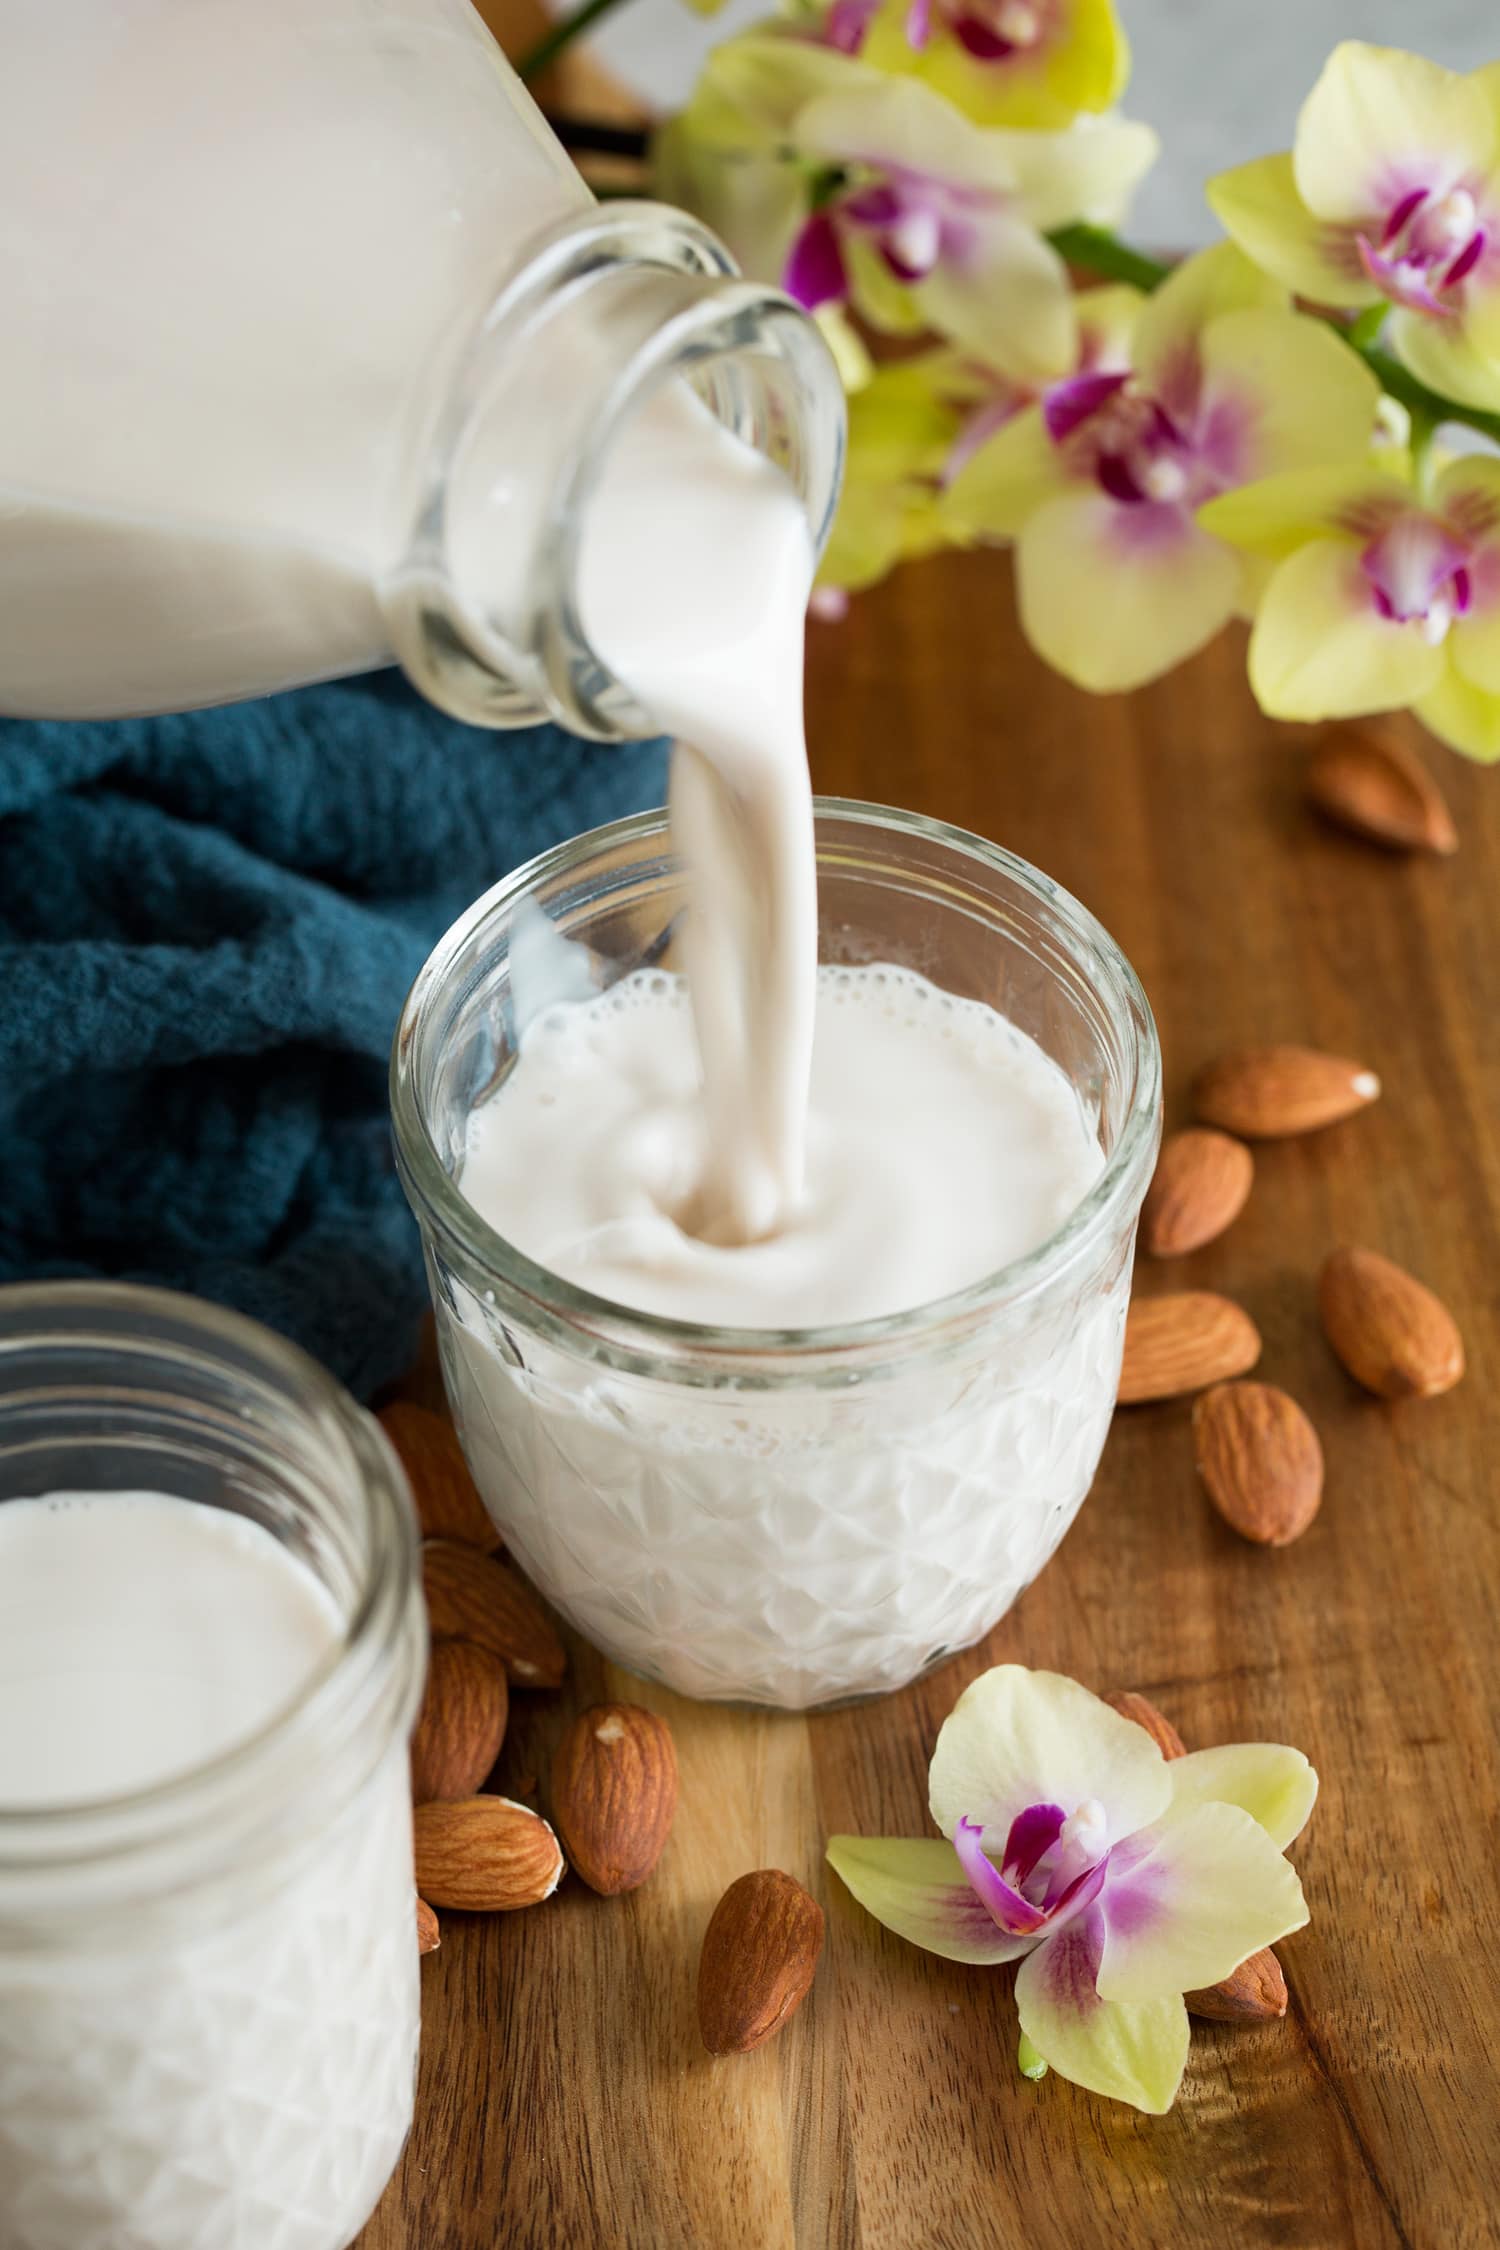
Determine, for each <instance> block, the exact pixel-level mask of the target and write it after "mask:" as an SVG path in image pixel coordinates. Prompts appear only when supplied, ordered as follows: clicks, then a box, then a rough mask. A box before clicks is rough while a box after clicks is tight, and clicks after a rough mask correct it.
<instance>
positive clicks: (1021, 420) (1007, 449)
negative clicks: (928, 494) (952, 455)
mask: <svg viewBox="0 0 1500 2250" xmlns="http://www.w3.org/2000/svg"><path fill="white" fill-rule="evenodd" d="M1067 482H1068V479H1067V472H1066V470H1065V469H1064V467H1063V465H1062V462H1061V460H1060V458H1059V456H1058V452H1057V449H1056V447H1055V446H1054V445H1053V444H1052V443H1051V441H1050V440H1049V438H1048V436H1047V431H1046V427H1045V424H1044V422H1043V420H1042V410H1041V408H1040V407H1039V406H1030V407H1027V408H1026V409H1025V411H1024V412H1022V413H1020V414H1017V415H1015V416H1014V417H1013V418H1012V420H1010V421H1009V422H1007V423H1005V424H1004V425H1003V427H1002V428H1000V429H998V430H997V431H996V432H995V434H994V436H993V437H991V438H989V439H987V440H986V442H985V443H984V444H983V445H982V446H981V447H980V448H979V450H978V451H977V452H976V453H975V454H974V455H973V456H972V457H971V458H970V459H969V460H968V461H966V462H965V463H964V466H963V468H962V469H961V470H960V471H959V473H958V475H957V476H956V477H955V478H954V479H953V482H952V484H951V485H950V486H949V487H948V490H947V491H946V493H945V494H944V495H943V498H942V501H941V503H940V507H941V511H942V514H943V517H944V519H945V521H946V522H947V523H948V524H949V525H950V526H951V527H952V529H953V531H954V532H955V533H956V534H958V535H959V536H960V537H969V538H978V537H983V538H988V539H1014V538H1015V536H1016V534H1017V533H1018V532H1019V531H1020V529H1021V526H1022V525H1023V524H1024V523H1025V522H1026V521H1027V519H1028V518H1029V517H1031V516H1033V515H1035V513H1036V511H1037V509H1038V508H1039V507H1040V506H1041V505H1042V502H1043V501H1044V500H1050V499H1054V498H1056V496H1057V495H1058V494H1059V493H1061V492H1063V491H1065V490H1066V488H1067Z"/></svg>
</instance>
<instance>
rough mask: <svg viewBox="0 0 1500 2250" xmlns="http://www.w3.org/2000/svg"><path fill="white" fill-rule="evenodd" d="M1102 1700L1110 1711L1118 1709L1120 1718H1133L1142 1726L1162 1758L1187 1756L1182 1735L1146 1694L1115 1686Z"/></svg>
mask: <svg viewBox="0 0 1500 2250" xmlns="http://www.w3.org/2000/svg"><path fill="white" fill-rule="evenodd" d="M1103 1700H1104V1702H1106V1703H1107V1704H1108V1705H1109V1707H1110V1709H1111V1710H1112V1711H1118V1712H1119V1714H1120V1716H1121V1718H1122V1719H1134V1721H1135V1723H1136V1725H1137V1726H1138V1727H1144V1728H1145V1730H1146V1732H1147V1734H1149V1735H1150V1737H1151V1739H1152V1741H1153V1742H1154V1743H1155V1744H1156V1747H1157V1749H1158V1750H1159V1751H1160V1752H1161V1754H1162V1756H1163V1757H1164V1758H1184V1757H1186V1756H1187V1748H1186V1745H1185V1744H1184V1742H1183V1739H1182V1736H1181V1735H1180V1734H1179V1733H1178V1732H1177V1729H1176V1728H1175V1727H1174V1726H1173V1724H1172V1722H1171V1720H1170V1719H1169V1718H1167V1717H1166V1715H1165V1714H1164V1713H1163V1712H1161V1711H1158V1710H1157V1708H1156V1705H1155V1704H1154V1703H1153V1702H1152V1701H1151V1700H1150V1698H1149V1697H1148V1696H1144V1695H1137V1694H1136V1692H1135V1690H1134V1689H1133V1688H1116V1689H1115V1691H1114V1693H1113V1694H1112V1695H1106V1696H1105V1697H1104V1698H1103Z"/></svg>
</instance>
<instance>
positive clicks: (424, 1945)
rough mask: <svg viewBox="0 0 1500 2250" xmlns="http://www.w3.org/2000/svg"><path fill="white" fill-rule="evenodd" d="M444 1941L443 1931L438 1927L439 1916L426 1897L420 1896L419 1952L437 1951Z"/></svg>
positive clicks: (418, 1910) (418, 1913) (418, 1901)
mask: <svg viewBox="0 0 1500 2250" xmlns="http://www.w3.org/2000/svg"><path fill="white" fill-rule="evenodd" d="M442 1942H443V1938H442V1932H441V1931H440V1930H439V1928H438V1918H437V1916H436V1915H435V1914H434V1913H433V1911H432V1908H431V1907H430V1906H429V1905H428V1903H427V1901H426V1899H425V1898H419V1899H418V1900H417V1951H418V1953H436V1951H437V1949H438V1947H439V1946H440V1945H441V1944H442Z"/></svg>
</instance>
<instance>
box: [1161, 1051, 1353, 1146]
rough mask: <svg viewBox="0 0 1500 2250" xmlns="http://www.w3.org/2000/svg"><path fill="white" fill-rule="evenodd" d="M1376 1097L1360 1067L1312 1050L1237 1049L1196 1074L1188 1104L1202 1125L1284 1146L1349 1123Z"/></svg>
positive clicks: (1341, 1057)
mask: <svg viewBox="0 0 1500 2250" xmlns="http://www.w3.org/2000/svg"><path fill="white" fill-rule="evenodd" d="M1379 1092H1380V1080H1379V1079H1378V1078H1377V1077H1376V1075H1375V1073H1374V1071H1373V1070H1367V1069H1366V1068H1365V1066H1364V1064H1363V1063H1357V1062H1350V1061H1348V1060H1347V1059H1346V1058H1345V1057H1344V1056H1342V1055H1325V1054H1321V1053H1320V1052H1319V1051H1318V1049H1317V1048H1316V1047H1285V1046H1283V1047H1237V1048H1235V1049H1234V1051H1233V1052H1232V1053H1231V1054H1227V1055H1221V1056H1220V1057H1219V1059H1218V1061H1217V1062H1211V1063H1210V1064H1209V1065H1208V1067H1207V1069H1206V1070H1203V1071H1200V1072H1199V1074H1198V1078H1197V1080H1196V1082H1195V1084H1194V1087H1193V1104H1194V1107H1195V1108H1196V1110H1197V1113H1198V1116H1199V1118H1200V1119H1201V1120H1202V1122H1203V1123H1204V1124H1205V1125H1217V1126H1218V1127H1219V1128H1220V1130H1221V1131H1223V1132H1226V1133H1239V1134H1241V1135H1242V1136H1243V1138H1244V1139H1246V1140H1249V1141H1275V1140H1284V1139H1286V1138H1287V1137H1288V1136H1289V1135H1290V1134H1293V1133H1312V1132H1316V1131H1317V1130H1318V1128H1319V1127H1320V1126H1323V1125H1336V1124H1337V1123H1338V1121H1339V1119H1340V1118H1343V1117H1353V1116H1354V1115H1355V1114H1356V1112H1357V1111H1359V1110H1362V1109H1365V1108H1367V1107H1368V1106H1369V1104H1370V1103H1371V1102H1373V1101H1374V1100H1375V1099H1376V1097H1377V1096H1378V1094H1379Z"/></svg>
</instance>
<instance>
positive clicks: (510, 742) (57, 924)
mask: <svg viewBox="0 0 1500 2250" xmlns="http://www.w3.org/2000/svg"><path fill="white" fill-rule="evenodd" d="M665 774H666V751H665V746H664V745H663V744H661V743H637V744H630V745H625V746H618V747H617V746H606V747H601V746H597V745H593V744H587V743H583V742H579V741H577V740H576V739H574V738H573V737H572V736H569V735H567V734H565V733H563V732H562V731H561V730H560V729H559V728H556V727H536V728H531V729H528V730H526V731H524V732H520V733H516V734H494V733H490V732H488V731H485V730H482V729H479V728H474V727H466V726H461V725H459V724H457V723H456V722H454V721H452V720H449V719H446V718H444V717H443V716H442V715H441V714H439V713H438V712H436V711H433V710H431V709H429V708H428V706H427V705H425V704H424V703H423V702H422V701H421V700H420V699H419V698H418V697H417V696H416V695H415V694H414V693H413V691H412V690H411V689H410V688H409V687H408V686H407V685H406V683H405V682H404V681H403V680H402V679H401V678H400V677H399V675H397V674H393V673H379V674H374V675H371V676H369V677H366V678H363V679H359V680H353V681H340V682H337V683H334V684H332V685H329V686H323V687H314V688H305V689H301V690H299V691H297V692H296V693H293V694H289V695H281V696H272V697H268V698H266V699H265V700H263V701H261V702H256V703H245V704H237V705H235V706H233V707H232V708H229V709H224V710H217V711H202V712H191V713H186V714H183V715H177V716H172V717H167V718H153V719H132V720H119V721H113V722H111V723H109V724H102V723H100V724H95V723H93V722H74V723H62V722H54V721H15V720H11V721H4V720H0V1281H17V1280H34V1279H39V1278H42V1277H44V1276H45V1277H60V1276H75V1277H76V1276H83V1275H109V1276H111V1277H115V1278H122V1279H130V1280H135V1281H146V1282H154V1283H156V1284H158V1285H161V1286H165V1287H169V1288H174V1289H186V1290H190V1291H192V1292H194V1293H195V1294H197V1295H199V1296H203V1297H209V1298H212V1299H215V1300H216V1301H217V1302H219V1303H221V1304H225V1305H231V1306H234V1307H237V1308H238V1309H239V1310H240V1311H242V1312H246V1313H249V1314H251V1315H253V1316H254V1317H255V1318H257V1319H259V1320H263V1321H265V1322H267V1323H268V1324H269V1325H270V1326H271V1327H272V1328H275V1329H278V1330H280V1331H281V1332H282V1333H283V1334H284V1335H287V1336H291V1337H293V1338H294V1339H295V1340H296V1341H297V1342H299V1343H301V1344H302V1345H304V1346H305V1347H306V1348H307V1349H308V1350H309V1351H311V1352H312V1353H314V1354H315V1356H316V1357H317V1358H319V1359H320V1360H322V1361H323V1362H324V1363H325V1365H327V1366H328V1367H330V1368H331V1369H332V1370H333V1372H334V1373H335V1374H336V1375H338V1376H339V1377H340V1378H341V1379H342V1380H343V1381H344V1382H346V1383H347V1384H349V1386H350V1387H351V1388H352V1389H353V1390H354V1391H355V1392H356V1393H357V1394H358V1395H359V1396H361V1397H369V1396H370V1395H371V1394H372V1393H373V1392H374V1391H376V1390H377V1389H378V1388H379V1387H380V1386H381V1385H382V1384H384V1383H386V1382H388V1381H390V1380H392V1379H393V1378H394V1377H396V1376H397V1375H398V1374H400V1373H401V1371H402V1370H403V1368H404V1367H405V1366H406V1365H407V1364H408V1362H409V1360H410V1356H411V1353H412V1350H413V1347H414V1343H415V1338H416V1332H417V1326H418V1322H419V1318H420V1314H421V1310H422V1306H423V1303H424V1301H425V1284H424V1280H423V1274H422V1262H421V1255H420V1249H419V1244H418V1239H417V1232H416V1227H415V1223H414V1222H413V1220H412V1219H411V1217H410V1215H409V1213H408V1211H407V1208H406V1204H405V1200H404V1198H403V1196H402V1193H401V1188H400V1183H399V1182H398V1180H397V1178H396V1173H395V1168H394V1164H393V1161H392V1156H391V1147H390V1133H389V1125H388V1114H387V1106H386V1091H385V1077H386V1060H387V1055H388V1052H389V1048H390V1042H391V1035H392V1032H393V1031H394V1028H395V1023H396V1018H397V1015H398V1014H399V1012H400V1007H401V1002H402V999H403V997H404V995H405V993H406V990H407V987H408V986H409V984H410V983H411V980H412V978H413V976H414V975H415V974H416V971H417V970H418V968H419V967H420V966H421V963H422V961H423V959H424V958H425V956H426V954H427V952H428V950H429V948H430V947H431V946H432V944H433V943H434V942H435V940H436V939H437V938H438V937H439V936H441V934H442V932H443V930H444V929H445V928H446V927H447V925H448V924H449V922H451V921H452V920H453V918H454V917H455V916H456V915H457V914H458V913H460V912H461V911H462V909H463V908H464V907H465V906H467V905H468V904H469V902H470V901H471V900H472V899H473V898H475V897H476V896H477V895H478V894H479V892H481V891H482V890H485V889H487V888H488V886H489V885H490V884H491V883H493V882H495V881H496V880H497V879H498V878H499V877H500V876H501V875H503V874H505V873H506V872H507V871H508V870H509V869H510V868H512V867H514V866H517V865H519V864H520V863H521V862H522V861H523V860H526V859H529V858H530V857H532V855H533V854H534V853H536V852H539V851H542V850H545V849H546V848H547V847H548V846H550V845H552V844H555V843H559V842H561V841H562V840H563V839H564V838H565V837H567V836H570V835H573V834H575V833H577V832H578V831H579V830H581V829H585V828H590V827H593V826H594V825H596V824H597V823H598V822H601V821H604V820H610V819H613V818H615V817H616V816H617V815H619V814H622V813H625V812H630V811H634V810H637V809H639V808H640V807H641V806H644V805H649V804H655V803H659V802H660V801H661V798H662V796H663V794H664V790H665Z"/></svg>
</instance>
